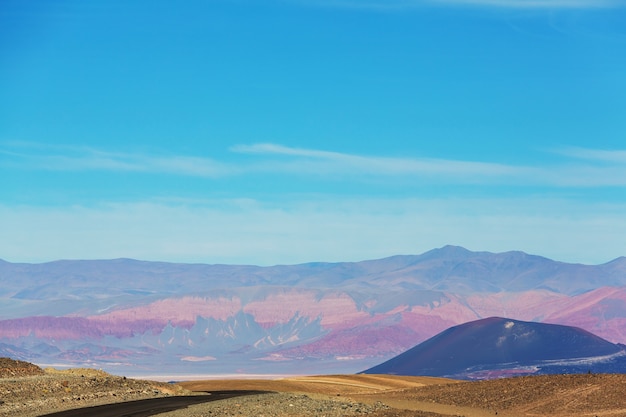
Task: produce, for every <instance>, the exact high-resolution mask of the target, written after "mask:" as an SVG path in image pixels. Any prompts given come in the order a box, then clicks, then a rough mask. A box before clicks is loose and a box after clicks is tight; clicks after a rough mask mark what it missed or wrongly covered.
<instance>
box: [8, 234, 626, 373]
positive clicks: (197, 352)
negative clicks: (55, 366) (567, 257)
mask: <svg viewBox="0 0 626 417" xmlns="http://www.w3.org/2000/svg"><path fill="white" fill-rule="evenodd" d="M0 302H1V303H2V305H3V309H2V310H1V311H0V355H2V352H3V351H6V352H8V351H13V352H21V353H19V355H20V357H19V358H18V359H24V360H29V361H31V362H35V363H53V362H54V363H56V362H59V361H62V362H67V363H72V364H87V365H89V364H97V366H99V367H102V368H105V369H108V370H110V371H112V372H115V369H110V367H131V368H132V369H144V370H145V372H151V368H150V366H151V365H150V364H151V363H163V364H164V365H163V367H162V368H167V369H172V370H174V369H176V370H181V371H180V372H183V373H184V372H187V371H185V369H186V368H185V366H186V364H187V363H188V362H189V359H190V358H191V359H192V360H194V361H196V362H195V363H194V368H193V370H194V372H195V371H197V370H198V369H204V371H203V372H207V373H211V372H218V373H219V372H232V371H233V369H243V370H245V371H246V372H264V369H270V368H271V369H272V372H276V371H279V370H280V369H283V370H288V369H289V368H290V366H293V364H294V363H296V362H295V361H298V363H299V366H300V368H301V369H308V368H311V369H316V370H320V368H319V367H320V366H329V367H333V368H332V370H335V369H337V371H339V370H341V371H346V372H355V371H358V370H360V369H364V368H365V367H367V365H370V366H371V365H373V364H375V363H378V362H380V360H381V359H382V358H385V357H387V358H388V357H391V356H394V355H396V354H398V353H400V352H403V351H404V350H406V349H408V348H409V347H411V346H414V345H415V344H417V343H419V342H421V341H424V340H426V339H428V338H429V337H432V336H433V335H435V334H436V333H438V332H440V331H442V330H445V329H446V328H449V327H451V326H454V325H458V324H460V323H465V322H468V321H472V320H476V319H481V318H485V317H490V316H504V317H512V318H513V319H517V320H532V321H540V322H542V321H543V322H552V323H560V324H566V325H574V326H578V327H582V328H584V329H586V330H588V331H591V332H593V333H595V334H598V335H600V336H602V337H604V338H606V339H608V340H611V341H613V342H625V341H626V258H624V257H622V258H618V259H615V260H613V261H611V262H607V263H605V264H602V265H596V266H593V265H580V264H567V263H563V262H556V261H552V260H550V259H547V258H543V257H540V256H535V255H528V254H526V253H523V252H505V253H489V252H472V251H469V250H467V249H465V248H461V247H457V246H445V247H443V248H439V249H433V250H431V251H428V252H426V253H423V254H421V255H398V256H392V257H388V258H384V259H379V260H370V261H362V262H342V263H322V262H317V263H307V264H300V265H277V266H270V267H259V266H249V265H243V266H242V265H204V264H175V263H167V262H147V261H137V260H132V259H114V260H94V261H55V262H49V263H43V264H23V263H22V264H16V263H10V262H6V261H0ZM183 358H186V359H183ZM198 358H205V359H206V360H202V361H200V360H198ZM337 367H339V368H341V369H339V368H337ZM299 372H301V371H299Z"/></svg>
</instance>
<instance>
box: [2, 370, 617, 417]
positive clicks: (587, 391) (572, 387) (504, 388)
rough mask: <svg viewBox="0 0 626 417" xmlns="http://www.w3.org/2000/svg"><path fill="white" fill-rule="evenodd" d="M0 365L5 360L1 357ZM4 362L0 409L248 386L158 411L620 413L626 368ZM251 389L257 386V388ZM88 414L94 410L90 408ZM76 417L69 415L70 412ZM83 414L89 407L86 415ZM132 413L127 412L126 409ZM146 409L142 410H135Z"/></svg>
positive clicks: (193, 416)
mask: <svg viewBox="0 0 626 417" xmlns="http://www.w3.org/2000/svg"><path fill="white" fill-rule="evenodd" d="M7 364H8V365H7ZM18 365H19V366H21V368H19V369H16V368H15V367H14V366H15V363H11V362H6V361H5V366H4V367H3V369H2V371H3V372H0V416H3V417H4V416H14V415H20V416H22V417H34V416H42V415H46V414H49V413H53V412H60V411H63V410H69V409H76V408H81V407H90V406H94V405H97V404H107V403H120V402H125V401H130V400H138V399H148V398H164V397H171V398H173V397H175V396H181V395H198V394H199V392H210V393H211V395H213V396H215V398H216V399H217V398H223V397H227V396H226V395H223V396H220V395H221V394H220V393H222V392H231V391H247V394H250V391H252V395H243V396H236V397H233V398H227V399H220V400H219V401H212V402H205V403H201V404H192V405H189V406H188V407H186V406H185V408H180V409H178V410H176V409H175V408H171V409H169V410H165V411H166V412H162V413H161V414H158V415H160V416H165V417H181V416H186V417H208V416H229V415H231V416H246V415H247V416H266V417H269V416H275V417H286V416H327V417H334V416H359V415H369V416H373V417H390V416H401V417H405V416H406V417H408V416H422V417H437V416H439V417H441V416H466V417H484V416H494V415H498V416H505V417H507V416H508V417H530V416H555V417H565V416H610V417H618V416H626V375H602V374H598V375H594V374H583V375H553V376H533V377H517V378H506V379H497V380H491V381H476V382H460V381H452V380H446V379H442V378H427V377H400V376H388V375H326V376H306V377H291V378H281V379H273V380H265V379H257V380H252V379H242V380H234V379H230V380H206V381H189V382H181V383H179V384H176V385H174V384H165V383H160V382H152V381H140V380H134V379H126V378H124V377H119V376H111V375H107V374H105V373H102V372H99V371H94V370H85V369H81V370H70V371H55V370H52V369H47V370H45V371H42V370H41V369H39V368H37V367H33V368H24V365H23V363H21V364H18ZM255 392H258V394H257V393H255ZM88 414H89V415H96V414H93V413H91V412H89V413H88ZM75 415H76V414H75ZM84 415H87V414H84ZM133 415H135V414H133ZM137 415H142V416H147V415H150V414H137Z"/></svg>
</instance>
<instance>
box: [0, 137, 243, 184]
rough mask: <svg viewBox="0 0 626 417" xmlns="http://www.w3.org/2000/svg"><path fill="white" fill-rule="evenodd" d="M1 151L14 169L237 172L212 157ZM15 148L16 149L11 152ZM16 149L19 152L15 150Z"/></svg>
mask: <svg viewBox="0 0 626 417" xmlns="http://www.w3.org/2000/svg"><path fill="white" fill-rule="evenodd" d="M11 145H13V146H5V147H3V148H0V155H3V156H4V158H3V159H4V161H2V160H0V163H1V164H2V165H4V166H7V167H11V168H21V169H32V170H49V171H117V172H137V173H142V172H143V173H153V174H174V175H188V176H199V177H212V178H217V177H222V176H225V175H231V174H233V173H234V171H235V168H234V167H233V166H230V165H227V164H224V163H220V162H218V161H215V160H213V159H210V158H203V157H194V156H182V155H165V156H151V155H144V154H137V153H123V152H108V151H103V150H99V149H94V148H89V147H78V146H61V145H44V144H37V143H17V144H11ZM11 148H14V149H11ZM16 149H17V150H16Z"/></svg>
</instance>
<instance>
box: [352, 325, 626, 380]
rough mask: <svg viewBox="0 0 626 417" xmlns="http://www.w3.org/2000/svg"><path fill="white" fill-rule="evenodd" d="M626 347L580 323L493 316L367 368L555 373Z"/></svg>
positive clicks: (452, 373)
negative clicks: (542, 321) (554, 370)
mask: <svg viewBox="0 0 626 417" xmlns="http://www.w3.org/2000/svg"><path fill="white" fill-rule="evenodd" d="M624 348H625V346H623V345H619V344H613V343H611V342H608V341H607V340H604V339H602V338H600V337H598V336H596V335H594V334H592V333H589V332H587V331H585V330H582V329H579V328H576V327H571V326H562V325H556V324H543V323H533V322H525V321H519V320H511V319H506V318H500V317H490V318H487V319H482V320H477V321H473V322H469V323H465V324H461V325H459V326H454V327H451V328H449V329H447V330H445V331H443V332H441V333H439V334H438V335H436V336H434V337H432V338H430V339H428V340H426V341H425V342H422V343H421V344H419V345H417V346H415V347H413V348H411V349H409V350H408V351H406V352H404V353H402V354H400V355H398V356H396V357H394V358H392V359H390V360H388V361H386V362H384V363H382V364H380V365H377V366H374V367H373V368H370V369H368V370H366V371H364V373H367V374H395V375H415V376H418V375H426V376H448V377H457V378H458V377H470V376H471V375H472V374H475V373H477V372H478V373H482V374H485V371H496V370H501V371H502V370H506V371H509V372H513V373H534V372H538V373H542V372H540V371H541V369H542V368H545V369H544V372H543V373H553V372H548V368H551V367H554V366H561V367H570V368H572V369H570V371H573V372H576V370H578V372H580V371H581V370H583V371H585V370H589V371H592V370H594V367H595V364H596V363H604V364H606V363H607V361H614V360H615V359H618V358H620V357H623V356H624V355H626V351H625V350H624ZM622 366H623V365H622ZM579 367H580V368H581V369H578V368H579ZM523 368H526V371H528V372H523ZM574 368H575V369H574ZM514 370H517V371H518V372H514ZM602 370H605V369H604V368H603V369H602ZM564 373H570V372H567V371H566V372H564Z"/></svg>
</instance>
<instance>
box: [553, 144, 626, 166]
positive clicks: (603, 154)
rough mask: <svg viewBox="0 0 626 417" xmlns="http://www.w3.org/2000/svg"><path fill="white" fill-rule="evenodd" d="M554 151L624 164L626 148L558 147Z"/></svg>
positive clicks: (591, 159) (576, 156)
mask: <svg viewBox="0 0 626 417" xmlns="http://www.w3.org/2000/svg"><path fill="white" fill-rule="evenodd" d="M554 152H555V153H557V154H560V155H563V156H567V157H571V158H576V159H582V160H588V161H597V162H605V163H614V164H625V165H626V150H606V149H589V148H578V147H567V148H561V149H558V150H556V151H554Z"/></svg>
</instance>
